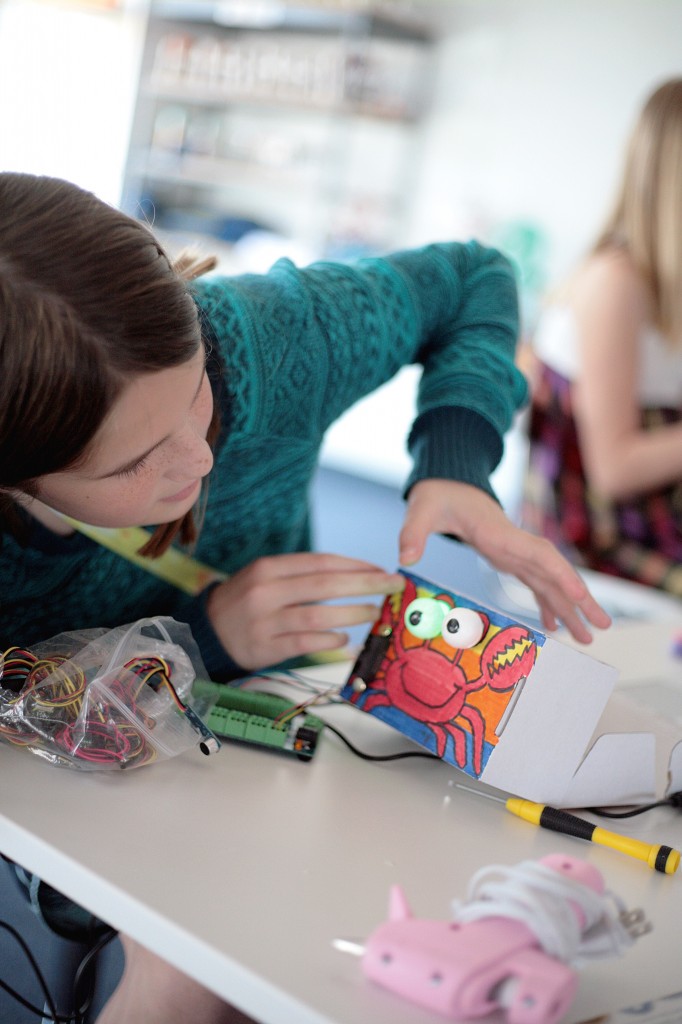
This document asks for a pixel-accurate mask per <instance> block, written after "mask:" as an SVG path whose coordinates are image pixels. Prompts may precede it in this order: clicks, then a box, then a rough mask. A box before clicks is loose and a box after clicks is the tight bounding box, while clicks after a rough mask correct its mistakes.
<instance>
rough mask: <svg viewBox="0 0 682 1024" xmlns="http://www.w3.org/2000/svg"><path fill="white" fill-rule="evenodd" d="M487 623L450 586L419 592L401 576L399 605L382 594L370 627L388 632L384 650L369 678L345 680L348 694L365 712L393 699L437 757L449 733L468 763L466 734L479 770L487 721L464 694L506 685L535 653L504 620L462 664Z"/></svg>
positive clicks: (460, 761)
mask: <svg viewBox="0 0 682 1024" xmlns="http://www.w3.org/2000/svg"><path fill="white" fill-rule="evenodd" d="M489 631H490V619H489V617H488V616H487V615H486V614H485V613H483V612H478V611H474V609H472V608H467V607H460V606H456V605H455V602H454V600H453V597H452V596H451V595H450V594H445V593H439V594H436V595H435V597H426V598H424V597H423V598H418V597H417V589H416V586H415V584H414V582H413V581H412V580H411V579H410V578H409V577H407V582H406V586H405V590H404V592H403V595H402V600H401V603H400V607H399V609H398V610H397V611H395V610H394V606H393V604H392V602H391V600H390V599H387V600H386V601H385V602H384V606H383V609H382V614H381V617H380V619H379V621H378V622H377V623H376V624H375V626H374V629H373V630H372V633H373V634H374V635H375V636H376V635H378V636H389V635H390V637H391V645H390V646H389V648H388V651H387V653H386V657H385V658H384V661H383V662H382V664H381V667H380V669H379V670H378V671H377V673H376V676H375V678H374V679H372V680H366V681H364V682H362V683H361V685H360V686H355V685H353V684H352V683H351V685H352V686H353V690H354V692H353V693H352V694H351V696H350V700H351V701H352V702H353V703H358V704H360V706H361V707H362V708H363V710H365V711H369V712H371V711H373V710H374V709H375V708H381V707H395V708H397V709H398V710H399V711H401V712H403V713H404V714H406V715H409V716H410V717H411V718H412V719H414V720H415V721H417V722H420V723H423V724H424V725H426V726H427V727H428V728H429V729H430V731H431V733H432V735H433V738H434V741H435V750H436V753H437V755H438V756H439V757H443V756H444V754H445V751H446V747H447V744H448V739H451V740H452V744H453V750H454V758H455V763H456V764H457V765H458V766H459V767H460V768H465V767H466V764H467V735H468V734H470V735H471V741H472V751H471V766H472V768H473V771H474V773H475V774H476V775H480V773H481V771H482V767H483V753H484V744H485V730H486V722H485V718H484V716H483V714H482V712H481V710H480V709H479V708H478V707H475V706H474V705H472V704H471V703H470V702H469V701H468V697H469V695H470V694H471V693H474V692H475V691H477V690H481V689H482V688H483V687H485V686H488V687H489V688H490V689H491V690H494V691H497V692H504V691H507V690H511V689H513V688H514V686H515V685H516V683H517V682H518V681H519V680H520V679H521V678H523V677H525V676H526V675H527V674H528V671H529V670H530V668H531V667H532V664H533V661H534V657H535V644H534V643H533V639H532V637H531V635H530V634H529V633H528V631H527V630H526V629H524V627H521V626H511V627H507V628H505V629H501V630H498V631H496V632H494V633H493V634H492V635H491V636H490V637H489V638H488V641H487V643H485V646H484V647H482V648H481V649H480V653H478V656H476V657H474V658H471V657H469V658H468V659H467V662H466V671H465V668H464V667H463V665H462V664H460V662H461V661H462V657H463V655H464V653H465V651H468V650H470V649H471V648H474V647H477V645H480V644H481V643H482V642H483V641H485V638H486V636H487V634H488V633H489ZM419 641H421V642H419ZM365 684H366V685H365Z"/></svg>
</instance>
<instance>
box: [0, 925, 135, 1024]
mask: <svg viewBox="0 0 682 1024" xmlns="http://www.w3.org/2000/svg"><path fill="white" fill-rule="evenodd" d="M0 928H4V929H5V930H6V931H8V932H9V933H10V935H12V936H13V938H14V939H15V940H16V941H17V943H18V944H19V946H20V947H21V949H22V951H23V953H24V955H25V956H26V959H27V960H28V961H29V963H30V965H31V967H32V969H33V972H34V974H35V976H36V978H37V980H38V983H39V985H40V988H41V990H42V993H43V996H44V999H45V1002H46V1004H47V1006H48V1011H46V1010H45V1007H44V1006H36V1005H35V1003H31V1002H30V1001H29V1000H28V999H26V998H25V997H24V996H22V995H21V993H20V992H17V990H16V989H14V988H12V987H11V985H8V984H7V982H6V981H3V980H2V978H0V988H2V989H4V990H5V992H7V993H8V995H10V996H11V997H12V999H16V1001H17V1002H18V1003H21V1005H22V1006H24V1007H25V1008H26V1009H27V1010H29V1011H30V1012H31V1013H35V1014H36V1015H37V1016H38V1017H41V1018H43V1019H44V1020H48V1021H51V1022H52V1024H84V1020H85V1014H86V1013H87V1012H88V1010H89V1009H90V1006H91V1004H92V997H93V990H94V985H93V981H94V977H93V976H91V977H90V978H89V979H88V983H89V985H90V989H89V991H88V992H87V995H85V997H84V998H83V1002H82V1004H81V1005H80V1006H79V1005H78V1002H77V1000H78V998H79V993H78V988H79V986H80V984H81V982H82V979H83V975H84V973H85V971H86V970H87V968H88V967H89V965H90V963H91V961H92V959H93V958H94V957H96V956H97V955H98V953H100V952H101V951H102V949H104V947H105V946H106V945H107V943H109V942H111V940H112V939H113V938H115V936H116V935H118V932H117V931H115V930H114V929H113V928H112V929H111V930H109V931H107V932H105V934H104V935H103V936H102V937H101V938H100V939H99V940H98V941H97V942H96V943H95V945H94V946H93V947H92V949H89V950H88V952H87V953H86V954H85V956H84V957H83V959H82V960H81V962H80V964H79V965H78V969H77V970H76V975H75V979H74V985H73V1001H74V1005H75V1006H76V1007H77V1009H76V1010H75V1011H74V1013H70V1014H62V1013H57V1007H56V1005H55V1002H54V999H53V998H52V993H51V992H50V990H49V988H48V986H47V982H46V981H45V978H44V976H43V973H42V971H41V970H40V967H39V966H38V963H37V961H36V959H35V957H34V956H33V953H32V952H31V950H30V949H29V947H28V945H27V944H26V942H25V940H24V938H23V937H22V936H21V935H20V933H19V932H18V931H17V930H16V928H13V927H12V925H11V924H8V922H7V921H2V920H0Z"/></svg>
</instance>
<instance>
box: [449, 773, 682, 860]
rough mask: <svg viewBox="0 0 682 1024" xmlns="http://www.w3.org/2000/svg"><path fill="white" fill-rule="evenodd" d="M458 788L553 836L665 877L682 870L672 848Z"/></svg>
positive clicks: (552, 811)
mask: <svg viewBox="0 0 682 1024" xmlns="http://www.w3.org/2000/svg"><path fill="white" fill-rule="evenodd" d="M457 786H458V787H459V789H465V790H466V791H467V792H468V793H475V794H476V795H477V796H485V797H488V799H489V800H497V801H498V803H501V804H504V806H505V807H506V808H507V810H508V811H510V812H511V813H512V814H515V815H516V817H517V818H523V820H524V821H529V822H530V823H531V825H539V826H540V828H548V829H551V831H552V832H560V833H561V834H562V835H566V836H575V837H576V839H586V840H587V841H588V842H590V843H598V844H599V845H600V846H608V847H610V848H611V849H612V850H619V851H620V852H621V853H625V854H627V855H628V857H636V858H637V860H643V861H646V863H647V864H648V865H649V867H650V868H653V869H654V871H660V872H661V873H662V874H664V875H673V874H674V873H675V872H676V871H677V869H678V868H679V866H680V851H679V850H674V849H673V848H672V847H671V846H664V845H663V844H658V843H653V844H652V843H645V842H643V841H642V840H641V839H630V838H629V837H628V836H621V835H620V834H619V833H618V832H609V831H608V830H607V829H605V828H600V827H599V826H598V825H593V824H592V822H591V821H586V820H585V818H578V817H577V816H576V815H575V814H569V812H568V811H560V810H558V809H557V808H556V807H549V806H548V805H547V804H536V803H534V802H533V801H532V800H521V799H520V798H519V797H509V799H507V800H505V799H504V798H503V797H499V796H493V795H492V793H481V792H479V791H478V790H476V789H472V788H471V787H470V786H463V785H461V783H459V782H458V783H457Z"/></svg>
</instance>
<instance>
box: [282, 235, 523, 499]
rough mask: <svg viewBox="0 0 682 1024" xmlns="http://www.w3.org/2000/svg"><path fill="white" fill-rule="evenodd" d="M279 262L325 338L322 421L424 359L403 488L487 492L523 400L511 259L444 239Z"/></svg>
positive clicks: (320, 401) (320, 396) (325, 422)
mask: <svg viewBox="0 0 682 1024" xmlns="http://www.w3.org/2000/svg"><path fill="white" fill-rule="evenodd" d="M278 268H279V269H280V270H281V272H282V273H288V274H292V273H293V274H295V275H296V276H297V277H298V282H297V283H298V286H299V288H300V289H301V291H302V293H303V295H304V302H307V303H308V304H310V305H311V306H312V310H313V320H314V322H315V323H316V325H317V327H318V329H319V331H320V332H321V335H322V338H323V339H324V342H325V343H326V349H327V352H328V370H327V375H326V382H325V383H326V387H325V388H324V389H320V391H319V392H318V407H319V409H320V416H321V417H322V419H323V424H322V425H323V428H324V429H326V427H327V426H329V425H330V424H331V423H332V422H334V420H335V419H336V418H338V416H339V415H340V414H341V413H342V412H343V411H345V409H347V408H348V407H349V406H350V405H352V404H353V402H355V401H357V400H358V399H359V398H361V397H363V396H364V395H366V394H369V393H370V392H371V391H373V390H375V389H376V388H377V387H379V386H380V385H381V384H383V383H385V382H386V381H387V380H389V379H390V378H391V377H392V376H394V374H395V373H397V371H398V370H399V369H400V368H401V367H403V366H405V365H407V364H410V363H419V364H421V365H422V366H423V373H422V376H421V380H420V384H419V389H418V395H417V417H416V419H415V422H414V424H413V427H412V431H411V433H410V437H409V442H408V444H409V448H410V452H411V454H412V457H413V460H414V469H413V472H412V474H411V476H410V478H409V481H408V487H409V486H411V485H412V484H413V483H415V482H416V481H417V480H419V479H424V478H426V477H445V478H449V479H457V480H462V481H464V482H467V483H472V484H474V485H475V486H478V487H481V488H483V489H485V490H487V491H488V492H489V493H492V491H491V490H490V485H489V482H488V477H489V475H490V473H491V472H492V471H493V469H494V468H495V466H496V465H497V463H498V462H499V460H500V457H501V455H502V450H503V436H504V434H505V432H506V431H507V430H508V429H509V427H510V426H511V423H512V419H513V416H514V413H515V411H516V410H517V409H518V408H519V407H520V406H521V405H522V404H523V403H524V402H525V400H526V398H527V389H526V383H525V379H524V377H523V376H522V374H521V373H520V372H519V370H518V369H517V368H516V366H515V363H514V354H515V348H516V341H517V336H518V302H517V293H516V283H515V279H514V272H513V269H512V267H511V264H510V262H509V261H508V260H507V259H506V257H504V256H503V255H501V254H500V253H499V252H497V251H496V250H494V249H489V248H486V247H484V246H481V245H479V244H478V243H476V242H468V243H465V244H462V243H442V244H435V245H430V246H426V247H424V248H422V249H417V250H412V251H406V252H403V253H397V254H394V255H391V256H386V257H380V258H371V259H366V260H362V261H360V262H359V263H357V264H355V265H343V264H324V263H320V264H315V265H313V266H312V267H309V268H307V269H306V270H303V271H299V270H296V269H295V268H292V267H291V265H289V266H288V268H285V267H283V266H282V264H281V263H280V264H278ZM278 268H276V269H278ZM291 283H292V282H290V284H291Z"/></svg>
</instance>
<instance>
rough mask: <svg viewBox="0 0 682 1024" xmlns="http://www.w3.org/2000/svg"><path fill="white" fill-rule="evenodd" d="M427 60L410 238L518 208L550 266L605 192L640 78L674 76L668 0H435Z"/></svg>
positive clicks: (680, 51)
mask: <svg viewBox="0 0 682 1024" xmlns="http://www.w3.org/2000/svg"><path fill="white" fill-rule="evenodd" d="M437 6H438V7H439V9H440V18H439V20H440V22H441V24H442V26H443V29H444V30H445V31H447V32H448V36H447V37H446V38H445V39H444V41H443V44H442V50H441V54H440V62H439V79H438V88H437V93H436V104H435V110H434V113H433V117H432V118H431V121H430V124H429V130H428V138H427V144H426V151H425V160H424V163H423V176H422V188H421V190H420V194H419V197H418V202H417V204H416V207H415V211H414V216H413V224H412V238H411V240H427V239H428V240H431V239H433V238H434V237H435V236H438V235H442V234H443V232H444V231H448V230H450V231H453V232H455V234H459V233H460V231H461V230H463V231H464V232H466V230H467V229H468V228H470V227H472V228H473V229H474V230H476V231H478V232H479V233H481V232H487V231H489V230H490V229H491V228H493V227H494V226H495V225H497V224H499V223H501V222H504V221H507V220H511V219H515V218H527V219H530V220H533V221H536V222H538V223H539V224H540V225H541V226H542V227H544V229H545V231H546V232H547V234H548V236H549V240H550V260H551V265H550V276H552V277H556V276H557V275H559V274H561V273H563V272H564V271H565V270H566V269H567V267H568V266H569V265H570V264H571V262H572V261H573V260H574V259H575V258H576V257H577V256H578V254H579V253H580V251H581V249H582V248H583V247H584V246H585V245H586V244H587V242H588V241H589V240H590V238H591V237H592V234H593V233H594V232H595V230H596V227H597V225H598V223H599V222H600V220H601V218H602V217H603V216H604V213H605V209H606V206H607V204H608V202H609V201H610V196H611V191H612V188H613V186H614V183H615V180H616V175H617V172H618V169H619V166H620V160H621V157H622V153H623V147H624V144H625V140H626V136H627V134H628V131H629V129H630V125H631V123H632V120H633V118H634V116H635V113H636V111H637V110H638V108H639V106H640V105H641V103H642V101H643V100H644V98H645V97H646V95H647V94H648V93H649V91H650V90H651V89H652V88H654V87H655V86H656V85H658V84H659V83H660V82H662V81H663V80H665V79H666V78H668V77H672V76H679V75H682V3H681V2H680V0H560V2H556V0H469V2H446V3H441V4H440V5H437Z"/></svg>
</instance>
